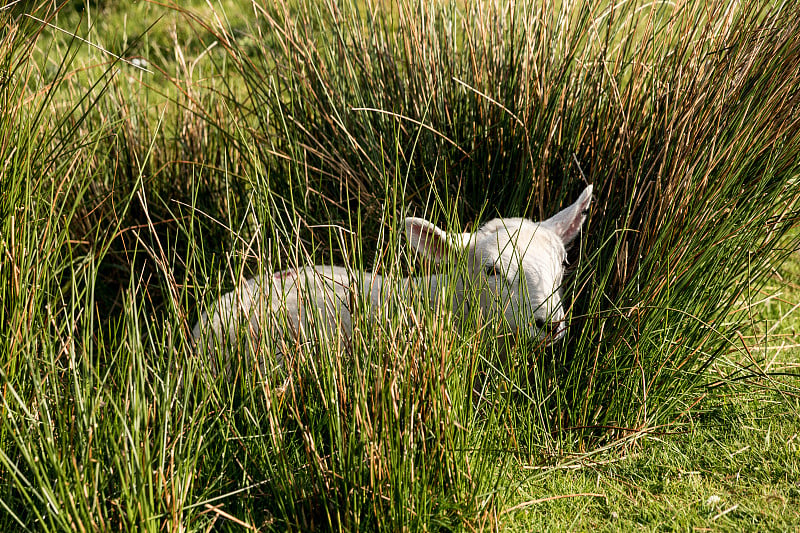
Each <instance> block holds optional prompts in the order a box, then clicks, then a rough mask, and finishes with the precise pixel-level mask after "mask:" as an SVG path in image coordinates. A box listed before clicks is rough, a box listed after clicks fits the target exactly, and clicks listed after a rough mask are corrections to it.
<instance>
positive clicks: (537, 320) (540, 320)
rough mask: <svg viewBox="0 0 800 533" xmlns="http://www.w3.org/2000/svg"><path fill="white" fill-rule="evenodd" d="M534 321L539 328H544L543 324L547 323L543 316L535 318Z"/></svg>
mask: <svg viewBox="0 0 800 533" xmlns="http://www.w3.org/2000/svg"><path fill="white" fill-rule="evenodd" d="M534 322H535V323H536V327H537V328H539V329H544V326H545V324H547V321H546V320H545V319H544V318H535V319H534Z"/></svg>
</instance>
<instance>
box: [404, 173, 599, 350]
mask: <svg viewBox="0 0 800 533" xmlns="http://www.w3.org/2000/svg"><path fill="white" fill-rule="evenodd" d="M591 199H592V186H591V185H590V186H588V187H586V189H585V190H584V191H583V193H582V194H581V195H580V198H578V200H577V201H576V202H575V203H574V204H572V205H571V206H569V207H567V208H566V209H564V210H562V211H560V212H558V213H557V214H555V215H554V216H552V217H551V218H549V219H547V220H545V221H542V222H532V221H530V220H526V219H522V218H497V219H494V220H491V221H489V222H488V223H487V224H485V225H484V226H482V227H481V228H480V229H478V231H476V232H475V233H461V234H448V233H446V232H444V231H443V230H441V229H439V228H437V227H436V226H435V225H433V224H431V223H430V222H428V221H426V220H423V219H419V218H407V219H406V234H407V236H408V238H409V241H410V243H411V246H412V247H414V248H415V249H417V250H418V251H419V252H421V253H422V254H424V255H426V256H428V257H429V258H431V259H433V260H434V261H437V262H438V261H442V260H443V259H445V258H446V257H447V255H448V253H450V252H455V253H456V254H459V255H463V256H464V257H465V259H466V263H467V271H468V273H469V274H468V279H466V280H464V286H465V293H466V294H465V298H471V296H470V294H475V296H472V298H476V299H479V300H480V306H481V311H482V313H483V315H484V316H485V317H486V318H488V319H490V320H491V319H499V318H502V319H503V321H504V322H505V324H506V325H507V326H509V327H510V328H512V329H514V330H517V331H519V332H520V333H524V334H525V335H526V336H527V337H530V338H546V339H547V340H548V342H552V341H555V340H557V339H560V338H561V337H563V336H564V333H565V332H566V325H565V324H564V306H563V304H562V302H561V295H562V289H561V283H562V280H563V276H564V269H565V266H566V260H567V252H566V246H568V245H569V244H570V243H571V242H572V241H573V240H574V239H575V237H577V236H578V235H579V234H580V230H581V226H582V225H583V222H584V220H585V219H586V214H587V212H588V209H589V204H590V202H591Z"/></svg>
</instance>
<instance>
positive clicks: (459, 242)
mask: <svg viewBox="0 0 800 533" xmlns="http://www.w3.org/2000/svg"><path fill="white" fill-rule="evenodd" d="M405 222H406V237H408V242H409V243H411V247H412V248H414V250H416V251H417V253H419V254H422V255H423V256H425V257H427V258H428V259H431V260H432V261H434V262H435V263H439V262H441V261H443V260H444V259H446V258H447V254H448V252H449V251H451V250H452V251H457V250H461V249H463V248H465V247H466V246H468V244H469V237H470V234H469V233H455V234H448V233H447V232H445V231H444V230H442V229H440V228H438V227H436V225H435V224H432V223H431V222H428V221H427V220H425V219H424V218H415V217H408V218H406V220H405Z"/></svg>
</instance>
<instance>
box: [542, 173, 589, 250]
mask: <svg viewBox="0 0 800 533" xmlns="http://www.w3.org/2000/svg"><path fill="white" fill-rule="evenodd" d="M591 202H592V186H591V185H589V186H588V187H586V188H585V189H584V190H583V192H582V193H581V195H580V197H579V198H578V201H577V202H575V203H574V204H572V205H571V206H569V207H567V208H565V209H562V210H561V211H559V212H558V213H556V214H555V215H553V216H552V217H550V218H548V219H547V220H545V221H544V222H542V226H544V227H546V228H550V229H551V230H553V231H554V232H556V234H557V235H558V236H559V237H561V240H562V241H564V244H569V243H571V242H572V241H573V239H575V237H577V236H578V234H579V233H580V231H581V226H582V225H583V221H584V220H586V215H588V214H589V204H590V203H591Z"/></svg>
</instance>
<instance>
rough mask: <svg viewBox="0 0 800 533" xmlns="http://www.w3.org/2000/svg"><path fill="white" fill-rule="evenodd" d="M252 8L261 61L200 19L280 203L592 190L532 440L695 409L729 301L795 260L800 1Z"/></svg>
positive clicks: (369, 208) (509, 201)
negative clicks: (568, 304)
mask: <svg viewBox="0 0 800 533" xmlns="http://www.w3.org/2000/svg"><path fill="white" fill-rule="evenodd" d="M255 13H256V15H257V17H260V23H261V24H262V25H263V27H264V28H265V29H264V30H263V33H262V36H263V37H262V39H261V40H260V46H259V47H258V48H257V49H256V50H255V52H254V51H253V50H252V48H250V47H248V48H247V49H246V50H245V49H244V48H242V47H240V46H239V45H238V43H237V39H236V38H235V37H234V36H231V35H230V34H228V33H226V32H225V30H224V28H221V27H216V28H211V27H210V26H208V25H206V27H207V28H208V29H211V30H213V31H216V32H217V34H218V38H219V39H220V41H221V42H223V43H225V46H226V49H228V50H229V51H230V56H231V58H232V59H233V61H232V64H233V65H235V66H236V67H237V68H239V69H240V70H241V73H242V76H243V78H244V80H245V81H246V83H247V87H248V90H249V97H248V99H247V100H245V101H244V102H242V105H241V110H242V113H243V114H249V115H250V116H251V117H252V120H251V122H252V123H253V124H255V127H254V130H253V135H254V139H256V140H257V141H256V144H255V146H256V150H257V158H258V161H261V162H263V161H268V162H269V163H268V166H269V169H270V171H269V189H270V191H272V192H276V193H280V194H283V195H284V196H288V197H290V198H293V199H294V201H293V202H292V206H293V209H294V210H295V212H296V214H297V216H299V217H303V218H304V219H305V220H309V221H312V222H313V221H317V220H319V221H322V220H325V221H330V220H346V219H347V215H346V213H348V212H350V211H353V210H354V209H358V210H359V211H360V212H362V213H364V214H365V216H364V218H365V219H366V220H368V219H370V218H371V219H372V220H379V219H380V218H379V217H375V216H372V214H373V213H378V212H380V211H381V209H382V204H383V202H384V199H385V197H386V192H385V191H387V190H391V189H392V185H391V182H392V180H394V178H393V177H394V176H397V175H400V176H404V181H403V182H402V184H401V187H400V189H399V190H400V191H401V194H403V198H404V199H405V201H406V202H407V203H409V204H411V205H416V206H417V207H421V208H424V209H428V210H430V209H433V210H437V211H440V212H441V211H445V212H447V213H448V214H451V213H457V216H459V217H463V220H469V221H470V222H472V223H476V224H477V223H478V222H479V220H475V219H473V218H472V217H474V216H475V214H476V213H481V212H483V213H487V214H488V215H493V214H494V213H495V212H498V213H501V214H503V215H505V216H511V215H525V216H531V217H534V218H539V217H541V216H545V215H547V214H549V213H552V212H554V211H555V210H556V209H557V207H558V206H559V204H560V203H561V202H562V201H563V200H564V199H566V198H571V197H574V195H575V193H576V191H578V190H580V187H582V182H585V181H589V182H592V183H594V184H595V190H596V191H597V198H596V203H595V207H594V209H593V214H592V218H591V221H590V223H589V228H588V232H587V234H586V237H585V239H584V240H583V248H582V250H581V254H580V255H581V260H580V262H578V263H577V265H576V269H575V275H574V283H573V285H574V289H575V290H574V291H573V294H574V306H573V313H572V316H573V329H572V331H573V334H572V335H571V339H570V341H569V342H568V343H565V345H564V347H563V348H562V349H558V350H556V351H557V352H558V353H556V354H554V355H552V356H551V357H550V360H549V361H539V363H538V364H539V365H543V364H546V365H550V366H551V367H552V371H553V372H554V374H553V375H554V376H555V377H554V378H553V379H554V380H555V381H554V382H550V385H549V386H555V383H558V386H557V390H556V392H555V393H554V394H549V392H547V393H545V391H542V392H543V394H542V398H545V397H546V398H548V399H547V401H543V403H542V404H541V405H539V406H538V407H537V409H539V410H540V415H541V420H543V421H545V422H544V425H543V426H540V427H539V428H538V430H537V431H542V430H543V431H544V432H545V433H544V434H547V435H549V434H553V433H555V434H558V433H559V432H561V431H563V430H570V428H573V430H574V431H578V433H579V434H582V435H584V434H586V431H587V430H588V431H589V432H590V433H595V431H596V430H597V429H601V430H602V431H601V433H602V434H606V435H608V436H611V437H619V436H622V435H624V434H629V433H633V432H636V431H639V430H641V429H644V428H647V427H652V426H654V425H657V424H660V423H663V422H665V421H667V420H670V419H672V418H673V417H675V416H677V415H678V414H679V413H680V412H681V410H682V409H684V408H686V407H687V406H688V405H689V404H690V403H691V402H692V401H693V400H692V399H693V398H694V397H696V395H697V392H696V389H695V388H694V387H695V385H696V384H697V383H698V382H702V375H703V369H704V368H705V367H707V365H708V364H709V363H710V362H711V361H713V360H714V358H715V357H717V356H718V355H720V354H721V353H724V352H725V351H726V350H729V349H730V347H731V341H730V339H731V334H732V333H733V331H735V330H736V329H738V328H739V327H740V326H739V325H738V324H737V323H736V321H735V320H736V319H735V318H734V317H729V316H728V313H729V310H730V309H731V307H732V306H733V304H734V302H736V301H737V300H738V299H739V298H741V297H742V295H743V294H746V293H747V291H749V290H752V288H753V287H756V286H758V285H760V284H761V283H763V280H764V275H765V274H766V272H767V271H766V269H765V268H766V267H765V265H766V264H767V263H766V262H765V259H767V258H771V259H777V260H778V261H779V260H780V259H781V257H784V256H785V254H786V249H791V247H792V246H793V244H792V243H785V242H783V241H782V240H781V239H782V237H783V236H784V235H785V233H786V231H787V229H789V228H790V227H792V226H793V225H794V224H796V220H797V209H798V203H797V202H798V195H796V194H795V192H794V190H795V188H796V182H797V175H798V163H797V161H798V155H799V150H800V136H798V134H797V132H798V128H797V126H798V120H800V116H798V112H797V104H798V94H797V92H796V91H795V90H794V87H796V85H797V82H798V79H797V76H798V72H800V70H798V68H797V67H798V61H800V49H798V44H797V39H796V37H797V32H798V30H799V28H798V27H797V24H795V23H794V18H793V15H794V13H793V8H791V7H787V6H782V5H771V4H768V3H764V4H758V5H751V6H748V7H741V6H739V7H736V8H732V9H729V6H728V5H727V4H725V3H714V2H710V3H706V4H703V5H699V4H691V5H689V4H686V5H683V4H681V5H671V4H648V5H640V4H638V3H624V4H621V5H611V6H607V7H604V8H602V9H601V8H599V7H595V6H593V5H590V4H588V3H578V4H571V3H567V4H561V5H559V6H549V5H543V4H540V3H537V2H525V3H523V4H517V5H515V6H513V7H510V6H507V5H505V4H501V3H496V2H478V3H471V4H469V5H466V6H464V5H461V4H459V3H457V2H452V3H444V4H437V5H433V6H420V5H417V4H413V3H400V4H398V5H397V6H395V7H394V8H392V9H379V8H375V9H373V8H370V7H369V6H362V5H360V4H349V3H344V4H341V3H338V2H324V3H322V4H319V3H313V2H297V3H291V4H289V3H284V2H278V3H266V4H264V5H262V6H259V7H258V8H257V9H256V10H255ZM301 198H302V201H300V199H301ZM366 229H367V233H368V235H370V234H375V233H376V230H375V229H372V228H366ZM370 230H371V231H370ZM794 240H796V239H793V242H794ZM787 246H788V248H787ZM576 255H577V254H576ZM521 355H523V354H521ZM528 357H533V359H536V358H539V357H541V356H539V355H534V354H531V355H530V356H528ZM530 362H531V364H534V361H530ZM542 384H544V382H543V381H541V380H540V385H538V386H537V387H539V386H542ZM528 385H530V384H528ZM528 385H526V386H528ZM548 438H549V437H546V438H545V440H547V439H548Z"/></svg>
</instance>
